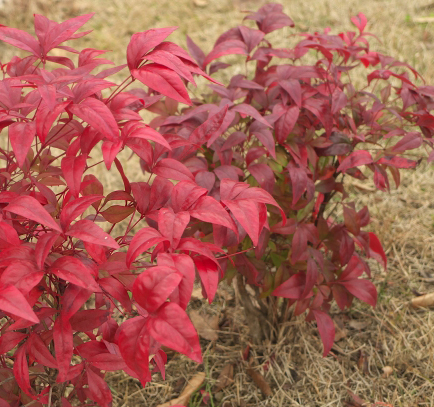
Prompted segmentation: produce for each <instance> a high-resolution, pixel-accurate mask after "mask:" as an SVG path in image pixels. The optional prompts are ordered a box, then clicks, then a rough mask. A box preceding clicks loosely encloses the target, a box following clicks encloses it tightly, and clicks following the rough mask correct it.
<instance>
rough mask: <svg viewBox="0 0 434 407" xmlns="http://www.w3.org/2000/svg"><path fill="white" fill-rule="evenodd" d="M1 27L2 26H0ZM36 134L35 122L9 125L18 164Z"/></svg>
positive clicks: (22, 160) (21, 161) (20, 162)
mask: <svg viewBox="0 0 434 407" xmlns="http://www.w3.org/2000/svg"><path fill="white" fill-rule="evenodd" d="M0 29H1V27H0ZM35 135H36V123H35V122H28V123H25V122H19V123H12V124H11V125H10V126H9V140H10V141H11V145H12V148H13V150H14V153H15V157H16V158H17V162H18V165H19V166H20V167H22V166H23V165H24V162H25V161H26V157H27V153H28V151H29V149H30V146H31V145H32V143H33V139H34V138H35Z"/></svg>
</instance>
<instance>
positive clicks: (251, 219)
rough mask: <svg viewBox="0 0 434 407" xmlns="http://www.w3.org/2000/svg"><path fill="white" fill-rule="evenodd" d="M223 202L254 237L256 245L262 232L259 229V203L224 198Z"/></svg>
mask: <svg viewBox="0 0 434 407" xmlns="http://www.w3.org/2000/svg"><path fill="white" fill-rule="evenodd" d="M222 202H223V203H224V204H225V205H226V206H227V207H228V208H229V210H230V211H231V213H232V215H234V217H235V219H236V220H237V221H238V222H239V223H240V225H241V226H242V227H243V228H244V230H245V231H246V232H247V234H248V235H249V236H250V239H252V242H253V245H254V246H256V245H257V244H258V241H259V233H260V232H261V231H260V230H259V208H258V204H257V203H256V202H252V201H250V200H247V199H239V200H232V201H230V200H222Z"/></svg>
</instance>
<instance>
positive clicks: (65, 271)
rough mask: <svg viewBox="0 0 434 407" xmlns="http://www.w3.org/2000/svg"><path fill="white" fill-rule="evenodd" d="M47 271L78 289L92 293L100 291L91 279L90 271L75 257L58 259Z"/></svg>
mask: <svg viewBox="0 0 434 407" xmlns="http://www.w3.org/2000/svg"><path fill="white" fill-rule="evenodd" d="M49 271H50V272H51V273H53V274H55V275H56V276H58V277H59V278H62V279H63V280H66V281H70V282H71V283H73V284H75V285H78V286H80V287H83V288H86V289H88V290H92V291H94V292H100V291H101V289H100V288H99V286H98V284H97V283H96V282H95V280H94V278H93V275H92V271H91V270H89V269H88V268H87V267H86V266H85V265H84V264H83V263H82V262H81V261H80V260H79V259H77V258H75V257H71V256H63V257H60V258H59V259H57V260H56V261H55V262H54V263H53V264H52V265H51V267H50V269H49Z"/></svg>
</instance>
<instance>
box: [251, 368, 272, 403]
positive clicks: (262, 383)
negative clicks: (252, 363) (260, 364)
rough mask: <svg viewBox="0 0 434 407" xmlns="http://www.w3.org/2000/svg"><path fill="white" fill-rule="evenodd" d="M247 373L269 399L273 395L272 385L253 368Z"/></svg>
mask: <svg viewBox="0 0 434 407" xmlns="http://www.w3.org/2000/svg"><path fill="white" fill-rule="evenodd" d="M246 373H247V374H248V375H249V376H250V377H251V378H252V380H253V381H254V382H255V384H256V386H258V387H259V389H260V390H261V392H262V394H263V395H264V396H267V397H268V396H271V395H272V394H273V392H272V391H271V387H270V385H269V384H268V383H267V382H266V380H265V378H264V376H262V375H261V373H259V372H257V371H256V370H253V369H252V368H248V369H247V370H246Z"/></svg>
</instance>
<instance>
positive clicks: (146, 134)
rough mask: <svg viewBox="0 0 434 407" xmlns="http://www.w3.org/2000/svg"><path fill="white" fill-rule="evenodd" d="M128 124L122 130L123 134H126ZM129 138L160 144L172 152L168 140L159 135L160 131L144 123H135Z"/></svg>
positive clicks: (129, 130) (130, 129)
mask: <svg viewBox="0 0 434 407" xmlns="http://www.w3.org/2000/svg"><path fill="white" fill-rule="evenodd" d="M127 126H128V123H127V124H126V125H125V126H124V128H123V129H122V133H124V131H125V129H126V127H127ZM128 138H142V139H144V140H151V141H155V142H156V143H158V144H161V145H162V146H163V147H166V148H167V149H168V150H171V149H172V148H171V147H170V144H169V143H168V142H167V141H166V139H165V138H164V137H163V136H162V135H161V134H160V133H158V131H156V130H154V129H153V128H152V127H149V126H146V125H144V124H143V123H133V124H132V125H131V126H129V128H128Z"/></svg>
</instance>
